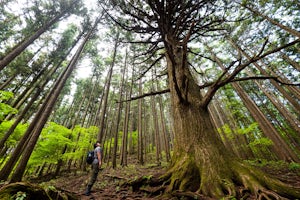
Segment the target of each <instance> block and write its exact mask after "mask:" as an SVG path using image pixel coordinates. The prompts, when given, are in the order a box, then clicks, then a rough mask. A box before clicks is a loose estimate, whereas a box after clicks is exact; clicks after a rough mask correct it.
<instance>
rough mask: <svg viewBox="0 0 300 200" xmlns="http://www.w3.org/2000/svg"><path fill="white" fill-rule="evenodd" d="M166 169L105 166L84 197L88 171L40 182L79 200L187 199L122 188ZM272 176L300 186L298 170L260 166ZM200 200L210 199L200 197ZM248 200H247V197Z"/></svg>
mask: <svg viewBox="0 0 300 200" xmlns="http://www.w3.org/2000/svg"><path fill="white" fill-rule="evenodd" d="M165 169H166V167H163V166H155V165H151V166H150V165H149V166H140V165H130V166H129V167H120V166H119V167H118V168H117V169H113V168H111V167H105V168H104V169H103V170H101V171H100V172H99V175H98V180H97V181H96V183H95V184H94V186H93V188H92V193H91V195H90V196H85V195H84V191H85V186H86V183H87V181H88V179H89V174H88V172H80V174H79V173H78V172H77V174H74V173H73V174H65V175H64V176H62V177H60V178H57V179H53V180H51V181H50V182H47V183H43V184H47V185H52V186H55V187H56V188H57V189H60V190H62V191H68V192H71V193H73V194H75V195H76V196H77V197H79V199H81V200H88V199H95V200H141V199H143V200H154V199H156V200H158V199H159V200H165V199H173V200H177V199H180V200H182V199H188V198H175V197H174V198H170V197H163V196H161V195H159V194H155V195H150V194H149V193H148V192H147V188H145V190H136V191H133V190H132V187H129V186H124V184H123V183H126V182H128V181H132V180H136V179H138V178H140V177H151V176H159V175H162V174H163V173H164V172H165ZM262 169H263V170H265V171H266V172H268V173H269V174H271V175H272V176H273V177H275V178H277V179H280V180H282V181H284V182H286V183H289V184H291V185H293V186H295V187H300V170H299V169H297V170H291V169H288V168H274V166H264V167H263V168H262ZM201 199H202V200H208V199H210V198H207V197H203V198H201ZM249 199H251V198H249Z"/></svg>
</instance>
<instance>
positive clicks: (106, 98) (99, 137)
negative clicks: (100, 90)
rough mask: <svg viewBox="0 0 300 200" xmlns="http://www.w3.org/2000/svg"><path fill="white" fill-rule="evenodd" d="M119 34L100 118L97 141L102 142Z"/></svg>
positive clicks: (117, 39) (116, 39)
mask: <svg viewBox="0 0 300 200" xmlns="http://www.w3.org/2000/svg"><path fill="white" fill-rule="evenodd" d="M119 34H120V33H119V32H117V34H116V38H115V39H114V40H115V41H114V42H115V44H114V50H113V55H112V56H113V59H112V63H111V66H110V69H109V72H108V75H107V77H108V79H107V82H106V85H105V86H106V88H105V93H104V97H103V98H104V101H103V109H102V112H101V116H100V127H99V134H98V137H97V140H98V141H100V142H102V139H103V134H104V127H105V124H104V120H105V115H106V110H107V100H108V95H109V90H110V83H111V77H112V73H113V67H114V65H115V61H116V55H117V48H118V44H119Z"/></svg>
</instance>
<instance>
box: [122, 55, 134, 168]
mask: <svg viewBox="0 0 300 200" xmlns="http://www.w3.org/2000/svg"><path fill="white" fill-rule="evenodd" d="M127 58H128V52H127V51H126V59H125V66H126V67H125V69H127ZM127 74H128V70H126V81H125V82H127V81H128V75H127ZM133 74H134V70H132V76H131V83H130V86H129V87H130V88H129V92H128V89H127V92H126V95H125V99H128V98H130V97H131V94H132V87H133ZM125 88H126V87H125ZM130 106H131V101H126V103H125V114H124V115H125V117H124V126H123V138H122V151H121V152H122V153H121V166H123V167H125V166H127V155H128V127H129V119H130Z"/></svg>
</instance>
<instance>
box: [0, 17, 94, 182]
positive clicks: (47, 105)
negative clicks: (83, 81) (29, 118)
mask: <svg viewBox="0 0 300 200" xmlns="http://www.w3.org/2000/svg"><path fill="white" fill-rule="evenodd" d="M97 23H98V20H97V21H96V23H95V25H94V27H93V28H92V29H91V30H90V31H89V33H88V34H87V35H86V37H85V39H84V41H83V42H82V44H81V45H80V46H79V47H78V50H77V52H76V53H75V55H74V57H73V58H72V60H71V61H70V63H69V65H68V67H67V68H66V70H65V72H64V73H63V74H62V76H61V77H60V78H59V79H58V81H57V82H56V84H55V86H54V87H53V89H52V91H51V92H50V94H49V95H48V97H47V99H46V101H45V102H44V104H43V105H42V107H41V108H40V109H39V111H38V113H37V114H36V116H35V118H38V119H34V120H33V121H34V122H37V123H36V124H35V126H34V127H35V128H34V130H33V132H32V133H31V134H30V135H31V136H30V137H29V138H28V143H27V144H26V148H25V149H24V152H23V156H22V158H21V160H20V162H19V164H18V166H17V167H16V169H15V171H14V173H13V175H12V177H11V180H10V182H16V181H20V180H22V177H23V174H24V171H25V168H26V165H27V162H28V160H29V158H30V155H31V153H32V151H33V149H34V147H35V144H36V142H37V140H38V138H39V135H40V133H41V130H42V128H43V127H44V125H45V123H46V122H47V119H48V117H49V116H50V114H51V111H52V109H53V107H54V105H55V102H56V100H57V98H58V96H59V94H60V92H61V90H62V88H63V86H64V84H65V82H66V81H67V79H68V78H69V76H70V75H71V73H72V71H73V70H74V68H75V66H76V63H77V61H78V59H79V56H80V54H81V52H82V50H83V48H84V46H85V44H86V43H87V41H88V39H89V37H90V35H91V34H92V32H93V31H94V29H95V28H96V25H97ZM25 134H26V133H25ZM20 149H22V148H20ZM10 167H12V166H10ZM2 170H3V169H2ZM2 170H1V171H2ZM9 171H11V170H9ZM7 176H8V175H7ZM0 179H1V178H0Z"/></svg>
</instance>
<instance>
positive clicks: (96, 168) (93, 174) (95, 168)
mask: <svg viewBox="0 0 300 200" xmlns="http://www.w3.org/2000/svg"><path fill="white" fill-rule="evenodd" d="M98 173H99V164H98V163H95V164H94V163H93V164H92V171H91V175H90V180H89V183H88V185H87V187H86V191H85V195H90V193H91V189H92V187H93V185H94V183H95V182H96V180H97V176H98Z"/></svg>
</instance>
